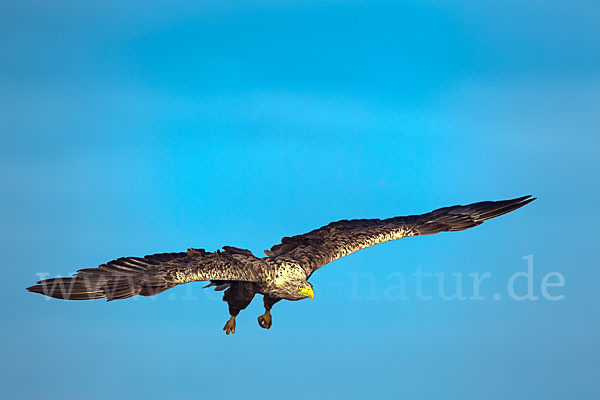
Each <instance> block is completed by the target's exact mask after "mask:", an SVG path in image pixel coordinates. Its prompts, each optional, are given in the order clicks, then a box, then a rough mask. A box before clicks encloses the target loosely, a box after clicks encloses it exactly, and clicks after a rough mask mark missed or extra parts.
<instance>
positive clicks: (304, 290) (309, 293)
mask: <svg viewBox="0 0 600 400" xmlns="http://www.w3.org/2000/svg"><path fill="white" fill-rule="evenodd" d="M298 294H302V295H304V296H306V297H310V298H311V300H312V299H314V298H315V292H314V291H313V290H312V288H311V287H310V286H306V287H305V288H302V290H300V291H299V292H298Z"/></svg>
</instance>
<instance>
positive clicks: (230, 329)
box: [223, 315, 235, 335]
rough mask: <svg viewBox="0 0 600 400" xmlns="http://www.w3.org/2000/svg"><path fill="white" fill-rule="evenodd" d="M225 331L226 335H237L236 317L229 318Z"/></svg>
mask: <svg viewBox="0 0 600 400" xmlns="http://www.w3.org/2000/svg"><path fill="white" fill-rule="evenodd" d="M223 330H224V331H225V334H226V335H229V333H230V332H231V333H235V315H232V316H231V318H229V321H227V323H226V324H225V326H224V327H223Z"/></svg>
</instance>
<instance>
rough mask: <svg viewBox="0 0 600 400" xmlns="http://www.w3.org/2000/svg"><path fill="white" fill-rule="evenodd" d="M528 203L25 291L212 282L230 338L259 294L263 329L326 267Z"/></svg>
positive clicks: (149, 262)
mask: <svg viewBox="0 0 600 400" xmlns="http://www.w3.org/2000/svg"><path fill="white" fill-rule="evenodd" d="M533 200H535V198H532V197H531V196H524V197H519V198H516V199H512V200H504V201H484V202H479V203H473V204H469V205H466V206H453V207H445V208H440V209H437V210H435V211H432V212H429V213H426V214H421V215H410V216H405V217H394V218H388V219H357V220H342V221H337V222H332V223H330V224H329V225H326V226H323V227H321V228H319V229H315V230H313V231H311V232H308V233H305V234H303V235H297V236H292V237H284V238H283V239H282V241H281V243H280V244H277V245H275V246H273V247H271V249H270V250H265V254H266V255H267V257H263V258H258V257H255V256H254V255H253V254H252V253H251V252H250V251H249V250H245V249H239V248H235V247H230V246H225V247H223V249H224V251H219V250H217V251H216V252H214V253H210V252H206V251H204V250H203V249H189V250H188V251H187V252H185V253H165V254H154V255H150V256H145V257H143V258H140V257H124V258H119V259H117V260H114V261H110V262H108V263H106V264H102V265H100V266H99V267H98V268H86V269H82V270H79V271H78V272H77V273H76V274H75V275H74V277H73V278H53V279H47V280H43V281H40V282H38V284H37V285H34V286H31V287H29V288H27V290H29V291H30V292H34V293H40V294H44V295H46V296H50V297H55V298H60V299H67V300H90V299H99V298H105V299H107V300H108V301H110V300H118V299H125V298H128V297H131V296H135V295H141V296H153V295H155V294H158V293H161V292H163V291H165V290H167V289H170V288H172V287H174V286H176V285H179V284H183V283H188V282H195V281H210V284H209V285H207V287H211V286H214V287H215V290H225V294H224V297H223V299H224V300H225V301H226V302H227V303H228V304H229V311H230V314H231V318H230V320H229V321H228V322H227V324H226V325H225V328H223V329H224V330H225V331H226V333H227V334H229V333H233V332H235V316H236V315H237V314H238V313H239V312H240V311H241V310H243V309H244V308H246V307H247V306H248V304H250V302H251V301H252V299H253V298H254V295H255V294H257V293H259V294H263V295H264V296H265V298H264V300H265V314H264V315H262V316H260V317H259V324H260V325H261V326H262V327H264V328H267V329H268V328H269V327H270V326H271V314H270V309H271V307H272V306H273V305H274V304H275V303H276V302H277V301H279V300H282V299H285V300H301V299H304V298H306V297H311V298H312V297H313V294H314V293H313V289H312V285H311V284H310V283H309V282H308V281H307V279H308V278H309V277H310V276H311V275H312V273H313V272H314V271H316V270H317V269H319V268H321V267H322V266H324V265H326V264H328V263H330V262H332V261H335V260H337V259H339V258H341V257H344V256H346V255H348V254H351V253H354V252H356V251H358V250H361V249H364V248H367V247H370V246H373V245H376V244H379V243H383V242H387V241H390V240H397V239H401V238H403V237H406V236H419V235H431V234H434V233H439V232H455V231H461V230H465V229H469V228H472V227H474V226H477V225H480V224H482V223H483V222H484V221H486V220H488V219H491V218H495V217H498V216H500V215H503V214H506V213H508V212H511V211H513V210H516V209H517V208H520V207H523V206H524V205H526V204H528V203H530V202H532V201H533Z"/></svg>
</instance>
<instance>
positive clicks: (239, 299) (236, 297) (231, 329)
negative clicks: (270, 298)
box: [223, 282, 256, 335]
mask: <svg viewBox="0 0 600 400" xmlns="http://www.w3.org/2000/svg"><path fill="white" fill-rule="evenodd" d="M255 294H256V292H255V290H254V283H252V282H233V283H232V284H231V286H230V287H229V289H227V290H226V291H225V293H223V300H224V301H226V302H227V304H228V305H229V315H231V318H229V321H227V323H226V324H225V326H224V327H223V330H224V331H225V333H226V334H227V335H229V333H235V317H237V315H238V314H239V313H240V311H242V310H243V309H245V308H246V307H248V305H249V304H250V303H251V302H252V299H253V298H254V295H255Z"/></svg>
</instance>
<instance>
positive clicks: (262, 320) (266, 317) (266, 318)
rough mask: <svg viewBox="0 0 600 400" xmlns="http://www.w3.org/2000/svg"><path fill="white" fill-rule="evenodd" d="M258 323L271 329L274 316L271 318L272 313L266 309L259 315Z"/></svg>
mask: <svg viewBox="0 0 600 400" xmlns="http://www.w3.org/2000/svg"><path fill="white" fill-rule="evenodd" d="M258 324H259V325H260V327H261V328H265V329H269V328H270V327H271V325H273V318H271V313H270V312H269V311H265V313H264V314H263V315H261V316H260V317H258Z"/></svg>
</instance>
